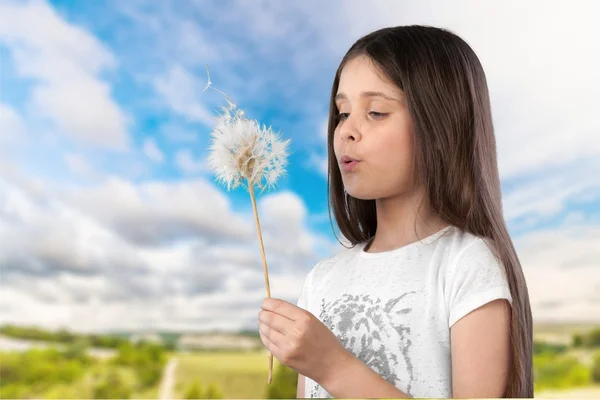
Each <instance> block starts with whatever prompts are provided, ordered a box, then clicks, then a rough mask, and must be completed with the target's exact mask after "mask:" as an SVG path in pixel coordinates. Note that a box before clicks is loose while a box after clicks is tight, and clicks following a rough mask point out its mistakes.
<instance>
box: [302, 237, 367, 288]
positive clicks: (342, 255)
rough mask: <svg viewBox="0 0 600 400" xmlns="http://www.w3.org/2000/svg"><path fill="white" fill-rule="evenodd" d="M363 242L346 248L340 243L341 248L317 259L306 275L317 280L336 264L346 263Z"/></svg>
mask: <svg viewBox="0 0 600 400" xmlns="http://www.w3.org/2000/svg"><path fill="white" fill-rule="evenodd" d="M364 245H365V244H364V243H359V244H357V245H355V246H353V247H350V248H347V247H343V246H341V245H340V247H341V248H338V249H337V250H335V251H334V252H333V253H332V254H331V255H329V256H328V257H325V258H323V259H321V260H319V261H318V262H317V263H316V264H315V265H314V266H313V267H312V269H311V270H310V272H309V273H308V276H307V280H308V279H316V280H319V278H320V277H323V276H325V275H327V274H328V273H330V272H331V271H332V270H333V269H334V268H335V267H336V266H337V265H340V264H344V265H347V264H348V262H350V260H351V259H353V258H354V257H355V256H356V254H357V252H359V251H360V249H361V248H362V247H363V246H364Z"/></svg>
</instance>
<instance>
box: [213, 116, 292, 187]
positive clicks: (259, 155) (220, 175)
mask: <svg viewBox="0 0 600 400" xmlns="http://www.w3.org/2000/svg"><path fill="white" fill-rule="evenodd" d="M211 136H212V138H213V142H212V145H211V148H210V150H211V152H210V156H209V158H208V165H209V167H210V168H211V169H212V170H213V172H214V173H215V175H216V179H217V181H219V182H221V183H223V184H224V185H226V186H227V189H228V190H231V189H234V188H236V187H238V186H240V185H242V186H245V185H244V181H245V183H246V184H247V185H250V186H257V187H259V188H260V189H262V190H265V189H270V188H273V187H274V186H275V184H276V182H277V180H278V179H279V178H280V177H281V176H282V175H283V174H284V173H285V167H286V166H287V157H288V151H287V150H288V145H289V142H290V141H289V140H285V141H283V140H281V139H280V138H279V137H278V136H277V135H276V134H275V133H274V132H273V130H272V129H271V127H268V128H267V127H266V126H264V125H261V124H260V123H259V122H258V121H256V120H253V119H248V118H246V117H245V115H244V112H243V110H240V109H238V108H237V107H235V106H230V107H229V108H226V109H224V112H223V114H222V115H221V117H220V118H219V119H218V121H217V124H216V126H215V128H214V130H213V131H212V132H211Z"/></svg>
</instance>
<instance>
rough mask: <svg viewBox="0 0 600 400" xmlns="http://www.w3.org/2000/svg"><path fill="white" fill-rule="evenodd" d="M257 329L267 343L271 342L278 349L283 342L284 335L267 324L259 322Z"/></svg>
mask: <svg viewBox="0 0 600 400" xmlns="http://www.w3.org/2000/svg"><path fill="white" fill-rule="evenodd" d="M258 331H259V333H260V334H261V335H262V336H263V337H264V338H265V339H266V340H268V341H269V343H271V344H272V345H273V346H275V347H276V348H277V349H279V348H280V347H281V345H282V344H283V343H285V338H286V337H285V335H284V334H283V333H281V332H279V331H277V330H275V329H273V328H271V327H269V326H268V325H265V324H263V323H260V324H259V328H258Z"/></svg>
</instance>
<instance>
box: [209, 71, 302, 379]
mask: <svg viewBox="0 0 600 400" xmlns="http://www.w3.org/2000/svg"><path fill="white" fill-rule="evenodd" d="M206 74H207V76H208V80H207V84H206V87H205V88H204V90H206V89H208V88H211V89H214V90H216V91H217V92H219V93H221V94H222V95H223V96H225V98H226V99H227V102H228V103H229V107H227V108H224V109H223V115H221V116H220V117H219V119H218V120H217V124H216V126H215V128H214V130H213V131H212V132H211V136H212V139H213V141H212V145H211V147H210V156H209V157H208V166H209V167H210V169H212V170H213V171H214V173H215V175H216V180H217V181H218V182H221V183H222V184H224V185H226V186H227V190H231V189H235V188H236V187H238V186H242V187H245V188H246V189H247V190H248V192H249V193H250V199H251V201H252V209H253V211H254V220H255V223H256V231H257V233H258V241H259V245H260V253H261V256H262V262H263V270H264V275H265V286H266V289H267V297H271V287H270V284H269V272H268V269H267V259H266V256H265V249H264V244H263V239H262V233H261V229H260V221H259V218H258V210H257V207H256V197H255V195H254V188H255V187H258V188H259V189H261V191H264V190H265V189H271V188H273V187H274V186H275V184H276V182H277V180H278V179H279V178H280V177H281V176H282V175H283V174H285V167H286V165H287V156H288V153H287V148H288V145H289V143H290V140H289V139H288V140H286V141H282V140H281V139H280V138H279V137H278V136H277V135H276V134H275V133H274V132H273V130H272V129H271V127H269V128H267V127H266V126H264V125H261V124H260V123H259V122H258V121H256V120H253V119H248V118H246V117H245V116H244V111H243V110H240V109H239V108H237V106H236V104H235V103H234V102H233V100H231V98H229V96H227V94H225V93H224V92H222V91H220V90H218V89H215V88H214V87H212V82H211V80H210V71H209V70H208V65H207V66H206ZM272 377H273V354H269V378H268V382H269V383H271V381H272Z"/></svg>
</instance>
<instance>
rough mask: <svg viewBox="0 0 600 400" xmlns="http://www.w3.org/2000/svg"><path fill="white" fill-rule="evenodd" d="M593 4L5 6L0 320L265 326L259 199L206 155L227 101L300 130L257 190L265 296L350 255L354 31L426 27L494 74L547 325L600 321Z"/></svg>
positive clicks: (523, 251)
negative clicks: (338, 148)
mask: <svg viewBox="0 0 600 400" xmlns="http://www.w3.org/2000/svg"><path fill="white" fill-rule="evenodd" d="M599 14H600V4H599V3H598V2H595V1H589V2H587V3H584V2H576V1H571V2H560V3H559V2H557V3H555V4H554V5H552V4H551V3H549V2H539V3H537V2H532V1H530V2H526V3H523V2H507V1H502V2H499V1H498V2H496V1H493V2H492V1H490V2H479V1H455V2H452V3H450V2H445V1H437V2H432V1H418V2H417V1H403V2H396V1H372V2H365V1H354V0H346V1H339V2H334V1H331V2H321V1H316V0H314V1H302V2H299V1H296V2H291V1H285V2H284V1H266V0H265V1H216V0H215V1H208V0H207V1H194V0H186V1H183V0H181V1H179V0H178V1H161V2H158V1H142V0H134V1H132V0H129V1H126V2H117V1H116V0H115V1H94V2H91V1H87V2H71V1H53V2H48V1H41V0H37V1H26V0H20V1H6V0H0V61H1V65H0V66H1V70H0V80H1V81H0V82H1V86H0V149H1V157H0V267H1V271H0V272H1V283H0V289H1V294H0V322H15V323H26V324H37V325H41V326H46V327H58V326H66V327H70V328H72V329H77V330H86V331H90V330H107V329H152V328H161V329H165V328H166V329H215V328H219V329H238V328H241V327H247V326H254V324H255V320H256V314H257V312H258V309H259V305H260V302H261V300H262V299H263V298H264V296H265V289H264V280H263V275H262V267H261V261H260V253H259V251H258V244H257V239H256V231H255V226H254V221H253V215H252V209H251V205H250V201H249V196H248V194H247V193H245V192H243V191H242V190H237V191H234V192H232V193H228V192H227V191H226V190H224V189H223V188H222V187H220V186H218V185H216V184H215V183H214V178H213V176H212V175H211V173H210V172H209V171H208V170H207V168H206V163H205V160H206V157H207V149H208V145H209V133H210V131H211V127H212V123H213V118H214V116H215V115H216V113H217V111H218V110H219V107H221V106H222V105H224V101H223V98H222V97H221V96H220V95H219V94H218V93H216V92H215V91H207V92H203V91H202V89H203V88H204V86H205V84H206V71H205V66H206V64H209V65H210V68H211V79H212V82H213V84H214V86H215V87H218V88H219V89H221V90H223V91H225V92H227V93H228V94H229V95H230V96H231V97H233V98H234V99H235V100H236V102H237V104H238V105H239V106H240V107H242V108H244V109H245V110H246V113H247V114H248V115H250V116H251V117H254V118H257V119H260V120H261V121H262V122H263V123H265V124H267V125H271V126H272V127H273V128H274V129H275V130H276V131H278V132H280V133H281V134H282V135H283V136H284V137H286V138H290V139H291V140H292V144H291V151H292V155H291V156H290V159H289V161H290V167H289V170H288V174H287V175H286V176H285V178H284V179H282V180H280V181H279V184H278V187H277V190H275V191H273V192H269V193H266V194H263V195H261V196H260V197H259V212H260V215H261V223H262V227H263V231H264V240H265V246H266V250H267V255H268V258H269V268H270V274H271V288H272V294H273V296H276V297H282V298H285V299H288V300H291V301H295V299H296V297H297V295H298V294H299V290H300V287H301V285H302V282H303V279H304V277H305V276H306V273H307V272H308V271H309V270H310V268H312V267H313V266H314V264H315V263H316V262H317V261H318V260H319V259H321V258H323V257H326V256H328V255H331V254H332V253H334V252H336V251H339V250H340V248H341V247H340V246H339V244H337V242H336V239H335V237H334V236H333V234H332V232H331V227H330V225H329V220H328V216H327V202H326V175H325V172H324V160H325V156H326V155H325V119H326V113H327V107H328V95H329V91H330V87H331V86H330V85H331V81H332V78H333V74H334V72H335V69H336V67H337V64H338V62H339V61H340V59H341V57H342V56H343V54H344V53H345V51H346V50H347V48H348V47H349V46H350V45H351V44H352V43H353V42H354V41H355V40H356V39H357V38H358V37H360V36H361V35H363V34H366V33H368V32H369V31H371V30H374V29H377V28H380V27H383V26H390V25H400V24H428V25H436V26H440V27H445V28H449V29H451V30H453V31H454V32H456V33H458V34H459V35H461V36H462V37H463V38H464V39H465V40H467V41H468V42H469V43H470V44H471V45H472V46H473V48H474V49H475V51H476V52H477V54H478V55H479V57H480V59H481V61H482V63H483V65H484V68H485V69H486V73H487V77H488V81H489V85H490V90H491V96H492V105H493V112H494V121H495V126H496V130H497V141H498V151H499V160H500V170H501V175H502V184H503V188H502V189H503V194H504V207H505V217H506V220H507V222H508V224H509V228H510V231H511V234H512V235H513V239H514V241H515V244H516V246H517V250H518V252H519V256H520V257H521V261H522V263H523V268H524V270H525V274H526V277H527V279H528V284H529V291H530V295H531V300H532V306H533V312H534V319H535V320H536V321H537V322H549V321H561V322H564V321H590V320H591V321H596V322H599V323H600V294H599V293H600V246H599V244H600V178H599V175H600V119H599V118H598V104H599V101H598V98H599V97H600V44H599V42H598V40H597V39H598V38H599V37H600V28H599V27H598V25H597V21H596V18H595V16H597V15H599Z"/></svg>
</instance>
